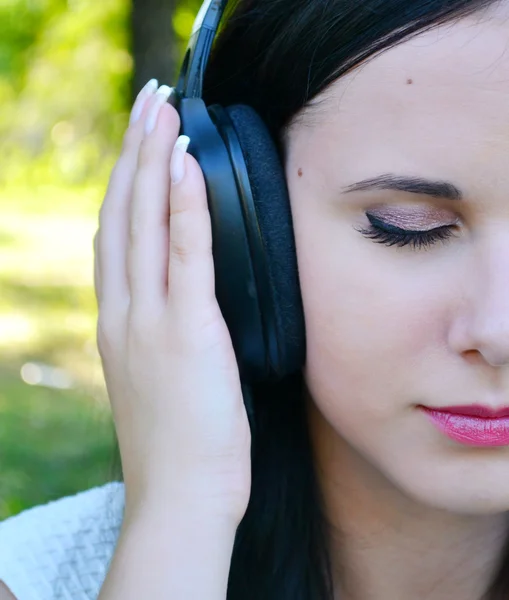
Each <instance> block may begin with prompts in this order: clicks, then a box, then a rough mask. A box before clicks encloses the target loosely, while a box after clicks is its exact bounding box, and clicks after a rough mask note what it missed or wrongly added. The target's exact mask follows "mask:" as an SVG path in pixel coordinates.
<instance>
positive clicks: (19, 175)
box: [0, 0, 200, 519]
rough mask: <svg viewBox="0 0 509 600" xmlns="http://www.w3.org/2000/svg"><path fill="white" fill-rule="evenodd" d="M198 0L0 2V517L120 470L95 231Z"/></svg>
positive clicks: (170, 75)
mask: <svg viewBox="0 0 509 600" xmlns="http://www.w3.org/2000/svg"><path fill="white" fill-rule="evenodd" d="M199 5H200V0H166V1H165V0H100V1H99V0H0V29H1V32H2V33H1V35H0V519H4V518H6V517H8V516H11V515H14V514H16V513H18V512H20V511H21V510H23V509H25V508H28V507H30V506H33V505H36V504H39V503H44V502H48V501H50V500H53V499H56V498H58V497H60V496H63V495H68V494H73V493H76V492H78V491H80V490H84V489H87V488H89V487H92V486H95V485H100V484H102V483H105V482H107V481H110V480H111V479H114V478H118V476H119V475H118V457H117V453H116V445H115V436H114V430H113V425H112V422H111V416H110V412H109V406H108V400H107V396H106V393H105V387H104V382H103V377H102V371H101V368H100V360H99V356H98V353H97V349H96V342H95V323H96V305H95V297H94V291H93V254H92V240H93V235H94V233H95V230H96V227H97V214H98V210H99V207H100V204H101V201H102V198H103V195H104V191H105V188H106V185H107V181H108V177H109V173H110V170H111V168H112V166H113V164H114V162H115V160H116V158H117V156H118V153H119V150H120V146H121V142H122V136H123V133H124V131H125V129H126V127H127V123H128V118H129V112H130V109H131V106H132V102H133V98H134V96H135V94H136V93H137V92H138V91H139V89H140V88H141V87H142V86H143V84H144V83H145V82H146V81H148V79H150V78H152V77H157V78H158V79H159V81H160V83H167V84H170V85H171V84H172V83H173V81H174V74H175V69H176V67H177V65H178V60H179V57H180V56H182V53H183V50H184V48H185V43H186V41H187V37H188V35H189V32H190V30H191V27H192V23H193V20H194V16H195V14H196V12H197V10H198V8H199Z"/></svg>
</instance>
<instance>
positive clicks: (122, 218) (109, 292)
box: [98, 80, 157, 308]
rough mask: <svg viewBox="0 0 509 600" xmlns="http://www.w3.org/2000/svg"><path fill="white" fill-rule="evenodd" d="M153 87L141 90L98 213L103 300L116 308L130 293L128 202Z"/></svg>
mask: <svg viewBox="0 0 509 600" xmlns="http://www.w3.org/2000/svg"><path fill="white" fill-rule="evenodd" d="M154 87H157V82H156V80H152V81H150V82H149V83H148V84H147V85H146V86H145V88H144V89H143V90H141V92H140V93H139V94H138V98H137V99H136V102H135V103H134V106H133V112H132V115H131V124H130V126H129V128H128V129H127V131H126V134H125V136H124V142H123V146H122V152H121V155H120V157H119V159H118V161H117V163H116V165H115V167H114V168H113V171H112V173H111V176H110V180H109V184H108V189H107V191H106V195H105V198H104V202H103V204H102V206H101V210H100V213H99V223H100V228H99V242H98V249H99V254H98V271H99V274H100V279H101V286H102V289H101V303H102V304H103V305H104V304H106V305H108V306H112V307H113V308H114V307H115V306H117V305H118V304H119V303H120V302H123V301H125V298H126V296H127V295H128V294H129V285H128V278H127V240H128V235H129V204H130V200H131V194H132V186H133V181H134V176H135V173H136V166H137V162H138V150H139V146H140V143H141V140H142V139H143V127H144V118H145V116H146V113H147V103H148V100H149V99H150V98H151V97H152V96H153V95H154V92H155V90H154ZM140 111H141V112H140ZM137 115H139V116H137Z"/></svg>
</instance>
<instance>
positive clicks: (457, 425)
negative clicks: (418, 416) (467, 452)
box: [422, 407, 509, 447]
mask: <svg viewBox="0 0 509 600" xmlns="http://www.w3.org/2000/svg"><path fill="white" fill-rule="evenodd" d="M422 410H423V411H424V412H425V413H426V415H427V417H428V418H429V419H430V421H431V422H432V423H433V425H435V427H437V429H439V430H440V431H441V432H442V433H445V435H446V436H447V437H449V438H450V439H451V440H454V441H455V442H459V443H460V444H463V445H466V446H484V447H493V446H509V417H498V418H487V417H473V416H471V415H461V414H453V413H450V412H445V411H440V410H433V409H431V408H426V407H422Z"/></svg>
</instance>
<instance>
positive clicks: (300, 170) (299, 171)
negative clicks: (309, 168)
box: [297, 169, 303, 177]
mask: <svg viewBox="0 0 509 600" xmlns="http://www.w3.org/2000/svg"><path fill="white" fill-rule="evenodd" d="M297 173H298V174H299V177H302V174H303V172H302V169H299V170H298V171H297Z"/></svg>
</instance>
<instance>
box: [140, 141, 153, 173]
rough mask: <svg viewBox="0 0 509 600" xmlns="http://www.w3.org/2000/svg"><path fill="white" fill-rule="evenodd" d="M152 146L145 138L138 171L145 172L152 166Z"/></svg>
mask: <svg viewBox="0 0 509 600" xmlns="http://www.w3.org/2000/svg"><path fill="white" fill-rule="evenodd" d="M152 161H153V152H152V144H151V143H150V140H149V139H148V138H144V139H143V140H142V141H141V143H140V148H139V150H138V171H141V170H144V169H146V168H147V167H149V166H150V165H151V164H152Z"/></svg>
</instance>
